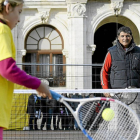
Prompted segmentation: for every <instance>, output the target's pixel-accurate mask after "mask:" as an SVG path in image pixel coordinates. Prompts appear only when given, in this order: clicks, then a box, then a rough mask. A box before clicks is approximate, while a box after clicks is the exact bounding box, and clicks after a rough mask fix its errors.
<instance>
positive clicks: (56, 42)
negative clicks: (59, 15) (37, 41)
mask: <svg viewBox="0 0 140 140" xmlns="http://www.w3.org/2000/svg"><path fill="white" fill-rule="evenodd" d="M51 44H59V45H60V44H62V40H61V37H60V36H59V37H57V38H55V39H53V40H52V41H51Z"/></svg>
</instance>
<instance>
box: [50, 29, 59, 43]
mask: <svg viewBox="0 0 140 140" xmlns="http://www.w3.org/2000/svg"><path fill="white" fill-rule="evenodd" d="M58 36H59V34H58V32H56V31H55V30H53V31H52V33H51V34H50V37H49V40H50V41H51V40H52V39H54V38H56V37H58Z"/></svg>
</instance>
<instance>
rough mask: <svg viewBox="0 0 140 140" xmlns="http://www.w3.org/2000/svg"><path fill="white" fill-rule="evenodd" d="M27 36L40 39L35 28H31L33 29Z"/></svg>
mask: <svg viewBox="0 0 140 140" xmlns="http://www.w3.org/2000/svg"><path fill="white" fill-rule="evenodd" d="M29 36H31V37H33V38H34V39H36V40H39V39H40V37H39V35H38V34H37V32H36V30H33V31H32V32H31V33H30V34H29Z"/></svg>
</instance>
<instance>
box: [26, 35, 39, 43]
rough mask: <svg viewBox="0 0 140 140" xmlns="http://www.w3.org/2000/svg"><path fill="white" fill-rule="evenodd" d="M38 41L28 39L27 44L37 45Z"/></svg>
mask: <svg viewBox="0 0 140 140" xmlns="http://www.w3.org/2000/svg"><path fill="white" fill-rule="evenodd" d="M37 43H38V41H36V40H35V39H33V38H31V37H28V39H27V44H37Z"/></svg>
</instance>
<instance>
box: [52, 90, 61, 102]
mask: <svg viewBox="0 0 140 140" xmlns="http://www.w3.org/2000/svg"><path fill="white" fill-rule="evenodd" d="M50 93H51V95H52V97H53V98H54V99H55V100H57V101H58V100H59V99H60V98H61V97H62V96H61V95H60V94H58V93H56V92H54V91H52V90H50Z"/></svg>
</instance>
